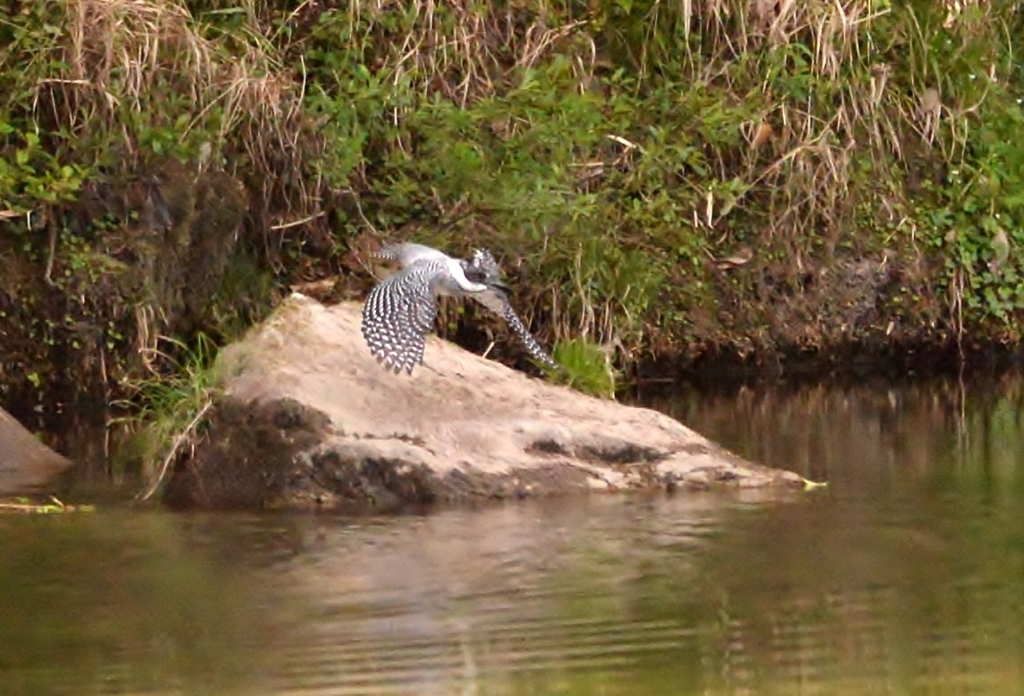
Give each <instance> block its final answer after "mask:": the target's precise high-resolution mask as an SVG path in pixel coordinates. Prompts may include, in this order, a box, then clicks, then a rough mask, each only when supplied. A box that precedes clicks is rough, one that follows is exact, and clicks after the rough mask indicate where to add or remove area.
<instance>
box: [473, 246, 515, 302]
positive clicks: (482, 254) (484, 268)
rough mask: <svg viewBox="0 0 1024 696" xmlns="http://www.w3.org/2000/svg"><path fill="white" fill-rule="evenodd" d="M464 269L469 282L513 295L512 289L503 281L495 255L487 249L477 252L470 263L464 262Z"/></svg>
mask: <svg viewBox="0 0 1024 696" xmlns="http://www.w3.org/2000/svg"><path fill="white" fill-rule="evenodd" d="M462 267H463V270H464V271H465V273H466V278H467V279H468V280H470V281H472V282H474V283H482V284H484V285H486V286H488V287H490V288H494V289H496V290H501V291H502V292H506V293H511V291H512V289H511V288H510V287H509V286H508V285H507V284H506V283H505V281H503V280H502V279H501V269H500V268H498V262H497V261H495V260H494V255H493V254H491V252H490V251H488V250H487V249H477V250H475V251H474V252H473V256H472V257H471V258H470V259H469V261H463V263H462Z"/></svg>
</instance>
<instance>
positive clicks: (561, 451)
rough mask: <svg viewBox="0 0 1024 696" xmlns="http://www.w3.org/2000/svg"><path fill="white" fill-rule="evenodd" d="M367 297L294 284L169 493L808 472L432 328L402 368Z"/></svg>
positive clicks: (235, 357)
mask: <svg viewBox="0 0 1024 696" xmlns="http://www.w3.org/2000/svg"><path fill="white" fill-rule="evenodd" d="M359 314H360V307H359V305H356V304H352V303H346V304H339V305H335V306H333V307H330V308H326V307H324V306H322V305H320V304H319V303H317V302H316V301H314V300H311V299H309V298H306V297H303V296H301V295H293V296H292V297H291V298H289V299H288V300H287V301H286V302H285V303H284V304H283V305H282V306H281V307H280V308H279V309H278V311H277V312H276V313H275V314H274V315H273V316H272V317H271V318H270V319H269V320H268V321H266V322H265V323H264V324H263V325H261V326H260V327H257V328H256V329H254V330H253V332H252V333H251V334H250V335H249V336H248V337H247V338H246V339H245V340H243V341H242V342H240V343H238V344H236V345H233V346H230V347H229V348H227V349H226V350H225V351H223V353H222V355H221V357H220V359H219V365H218V369H220V370H222V378H223V386H224V395H223V396H222V397H220V398H219V400H218V402H217V404H216V406H215V409H214V411H213V413H214V415H213V416H212V418H211V422H210V424H209V427H208V428H206V431H205V432H206V435H205V437H204V438H203V440H202V441H201V442H200V443H199V444H198V445H197V446H196V447H195V448H194V450H193V453H192V455H191V457H190V458H189V459H188V460H187V461H185V462H182V463H180V464H179V465H178V466H177V467H176V468H175V471H174V473H173V475H172V477H171V480H170V482H169V485H168V488H167V492H166V496H165V500H166V501H167V502H168V503H169V504H171V505H175V506H188V507H196V506H198V507H208V508H224V507H246V508H253V507H260V508H265V507H284V508H296V507H297V508H312V507H323V508H327V509H353V510H358V509H366V508H371V509H393V508H395V507H398V506H405V505H410V504H413V505H415V504H418V503H428V502H433V501H466V500H473V499H480V498H501V497H508V496H533V495H546V494H553V493H563V492H567V491H571V490H598V491H617V490H626V489H637V488H661V489H669V490H671V489H675V488H694V489H704V488H709V487H713V486H733V487H763V486H772V485H775V486H778V485H782V486H793V487H797V486H800V485H802V483H803V480H802V479H801V478H800V477H799V476H797V475H796V474H793V473H790V472H786V471H781V470H776V469H769V468H767V467H763V466H759V465H756V464H751V463H749V462H746V461H744V460H742V459H740V458H739V457H737V456H735V455H733V454H731V453H729V452H727V451H725V450H723V449H722V448H721V447H718V446H717V445H715V444H713V443H711V442H709V441H708V440H706V439H705V438H703V437H701V436H700V435H698V434H697V433H695V432H693V431H692V430H689V429H688V428H686V427H685V426H683V425H682V424H680V423H678V422H677V421H675V420H673V419H671V418H669V417H668V416H665V415H662V414H660V413H657V412H655V411H650V410H647V409H642V408H633V407H629V406H623V405H621V404H617V403H615V402H612V401H604V400H600V399H596V398H593V397H589V396H586V395H583V394H580V393H578V392H575V391H573V390H571V389H569V388H567V387H563V386H557V385H552V384H549V383H547V382H545V381H543V380H541V379H536V378H531V377H528V376H527V375H525V374H523V373H520V372H516V371H514V370H511V369H509V368H507V367H505V366H503V365H501V364H499V363H496V362H493V361H490V360H486V359H484V358H481V357H479V356H477V355H474V354H472V353H469V352H467V351H465V350H462V349H461V348H459V347H457V346H455V345H452V344H450V343H446V342H444V341H442V340H439V339H437V338H435V337H431V338H430V340H429V342H428V344H427V351H426V364H425V365H423V366H421V367H419V368H417V369H416V370H415V371H414V372H413V374H412V375H411V376H407V375H405V374H401V375H395V374H393V373H391V372H388V371H386V370H384V369H383V368H381V367H380V366H379V365H378V364H377V363H376V362H375V361H374V359H373V358H372V357H371V355H370V353H369V351H368V350H367V348H366V346H365V344H364V343H363V339H362V336H361V334H360V331H359Z"/></svg>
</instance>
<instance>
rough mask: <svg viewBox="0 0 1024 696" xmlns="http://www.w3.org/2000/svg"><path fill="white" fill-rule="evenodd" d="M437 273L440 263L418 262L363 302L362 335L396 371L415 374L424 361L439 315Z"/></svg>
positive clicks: (376, 354)
mask: <svg viewBox="0 0 1024 696" xmlns="http://www.w3.org/2000/svg"><path fill="white" fill-rule="evenodd" d="M417 246H418V245H417ZM424 248H427V247H424ZM438 272H439V267H438V264H437V263H432V262H430V261H422V260H421V261H418V262H415V263H413V264H412V265H410V266H407V267H406V268H404V269H403V270H401V271H399V272H398V273H395V274H394V275H392V276H390V277H388V278H386V279H385V280H384V281H382V282H381V283H380V284H379V285H377V286H376V287H375V288H374V289H373V290H371V291H370V294H369V296H368V297H367V298H366V304H365V305H363V319H362V332H363V338H365V339H366V343H367V344H368V345H369V346H370V352H371V353H373V356H374V357H375V358H377V361H378V362H380V363H382V364H383V365H384V366H385V367H387V368H388V369H391V370H393V371H394V372H396V373H398V372H401V371H402V370H405V372H406V373H407V374H412V370H413V368H414V367H416V365H420V364H422V363H423V351H424V349H425V348H426V345H427V334H428V333H429V332H430V330H431V329H432V328H433V327H434V320H435V318H436V316H437V296H436V294H435V292H434V289H433V287H432V280H433V278H434V276H435V275H436V274H437V273H438Z"/></svg>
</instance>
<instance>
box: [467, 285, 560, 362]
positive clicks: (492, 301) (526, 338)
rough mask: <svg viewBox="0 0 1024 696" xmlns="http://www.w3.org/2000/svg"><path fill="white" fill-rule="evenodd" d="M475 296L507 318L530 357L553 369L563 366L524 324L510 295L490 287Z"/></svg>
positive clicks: (488, 307) (506, 321)
mask: <svg viewBox="0 0 1024 696" xmlns="http://www.w3.org/2000/svg"><path fill="white" fill-rule="evenodd" d="M473 297H474V298H475V299H476V300H477V301H478V302H479V303H480V304H482V305H483V306H484V307H487V309H489V310H491V311H492V312H494V313H495V314H497V315H499V316H500V317H501V318H503V319H504V320H505V323H506V324H508V326H509V328H510V329H512V331H514V332H515V333H516V335H517V336H519V340H521V341H522V342H523V346H524V347H525V348H526V352H528V353H529V354H530V357H532V358H533V359H534V360H536V361H537V362H539V363H542V364H544V365H546V366H548V367H550V368H551V369H553V370H558V369H560V368H561V366H560V365H559V364H558V363H556V362H555V360H554V358H552V357H551V356H550V355H548V353H547V351H545V350H544V349H543V348H541V346H540V344H539V343H537V339H536V338H534V337H533V334H531V333H530V330H529V329H527V328H526V325H525V324H523V321H522V319H520V318H519V315H518V314H516V310H515V309H513V308H512V303H511V302H509V301H508V295H506V294H505V293H504V292H502V291H501V290H497V289H493V288H489V289H487V290H485V291H483V292H480V293H476V294H474V295H473Z"/></svg>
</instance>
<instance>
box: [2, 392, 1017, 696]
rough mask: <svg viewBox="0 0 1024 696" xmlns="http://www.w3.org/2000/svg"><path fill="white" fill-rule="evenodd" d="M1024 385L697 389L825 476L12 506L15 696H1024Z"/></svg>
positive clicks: (5, 561)
mask: <svg viewBox="0 0 1024 696" xmlns="http://www.w3.org/2000/svg"><path fill="white" fill-rule="evenodd" d="M1021 395H1022V387H1021V383H1020V382H1019V381H1017V380H1005V381H1000V382H994V383H991V384H975V385H972V386H970V387H968V388H967V389H966V390H961V389H959V388H958V386H957V385H956V384H954V383H932V384H917V385H914V386H908V387H898V388H895V387H884V388H882V387H879V386H871V385H866V386H858V387H848V388H841V387H831V388H825V387H804V388H797V389H786V388H781V387H778V388H772V389H767V388H758V389H750V388H747V389H739V390H737V391H735V392H733V393H731V394H721V395H707V394H705V395H703V396H696V395H691V394H689V393H688V392H685V391H683V392H682V393H680V394H677V395H675V396H674V397H673V399H672V401H671V402H664V403H662V404H660V406H662V407H664V408H665V409H666V410H669V411H671V412H673V413H674V414H675V415H677V416H680V417H681V418H683V420H685V421H686V422H687V423H689V424H690V425H692V426H693V427H695V428H696V429H698V430H700V431H702V432H703V433H705V434H706V435H708V436H710V437H712V438H713V439H717V440H719V441H721V442H722V443H723V444H725V445H727V446H728V447H730V448H731V449H733V450H735V451H737V452H739V453H741V454H743V455H745V456H748V457H751V458H755V459H759V460H761V461H766V462H768V463H771V464H776V465H784V466H788V467H790V468H793V469H796V470H797V471H799V472H800V473H801V474H803V475H805V476H808V477H810V478H816V479H825V478H827V479H828V480H829V481H830V486H829V487H828V488H826V489H823V490H819V491H816V492H814V493H812V494H805V495H797V496H794V495H786V496H784V497H781V498H778V499H771V498H770V497H769V498H767V499H765V497H764V496H763V494H762V495H761V497H758V498H751V497H748V496H750V495H753V494H739V493H730V494H724V495H717V494H678V495H675V496H669V497H665V496H660V495H658V496H639V495H635V496H625V497H610V496H609V497H604V496H593V497H590V498H583V499H579V498H575V499H562V500H547V501H534V502H528V503H515V504H504V505H486V506H482V507H481V508H480V509H476V510H466V509H462V510H445V511H438V512H436V513H434V514H430V515H427V516H406V517H395V518H363V519H346V518H338V517H333V516H321V517H315V516H314V517H307V516H262V517H258V516H240V515H201V516H192V515H171V514H166V513H156V512H149V513H138V512H132V511H124V510H121V511H117V510H114V511H101V512H99V513H96V514H93V515H85V514H83V515H69V516H62V517H46V518H30V517H11V516H3V517H0V550H2V553H0V646H2V647H0V693H2V694H5V695H6V694H13V695H20V694H26V695H28V694H32V695H33V696H45V695H47V694H158V693H159V694H203V695H204V696H205V695H211V696H218V695H221V694H257V695H258V694H325V695H326V694H332V695H334V694H364V693H387V694H463V693H465V694H588V695H589V694H595V693H600V694H638V693H639V694H697V693H700V694H738V693H769V694H776V693H777V694H795V693H800V694H805V693H811V694H872V693H936V694H945V693H986V694H998V693H1016V692H1017V691H1019V690H1020V684H1021V683H1024V682H1022V680H1024V515H1021V514H1020V505H1019V501H1020V498H1021V495H1020V494H1021V478H1022V475H1021V465H1020V464H1019V463H1018V462H1021V461H1024V458H1022V457H1021V455H1022V452H1021V444H1020V443H1021V442H1022V441H1024V438H1022V437H1021V435H1022V425H1021V422H1020V409H1019V403H1020V397H1021Z"/></svg>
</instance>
